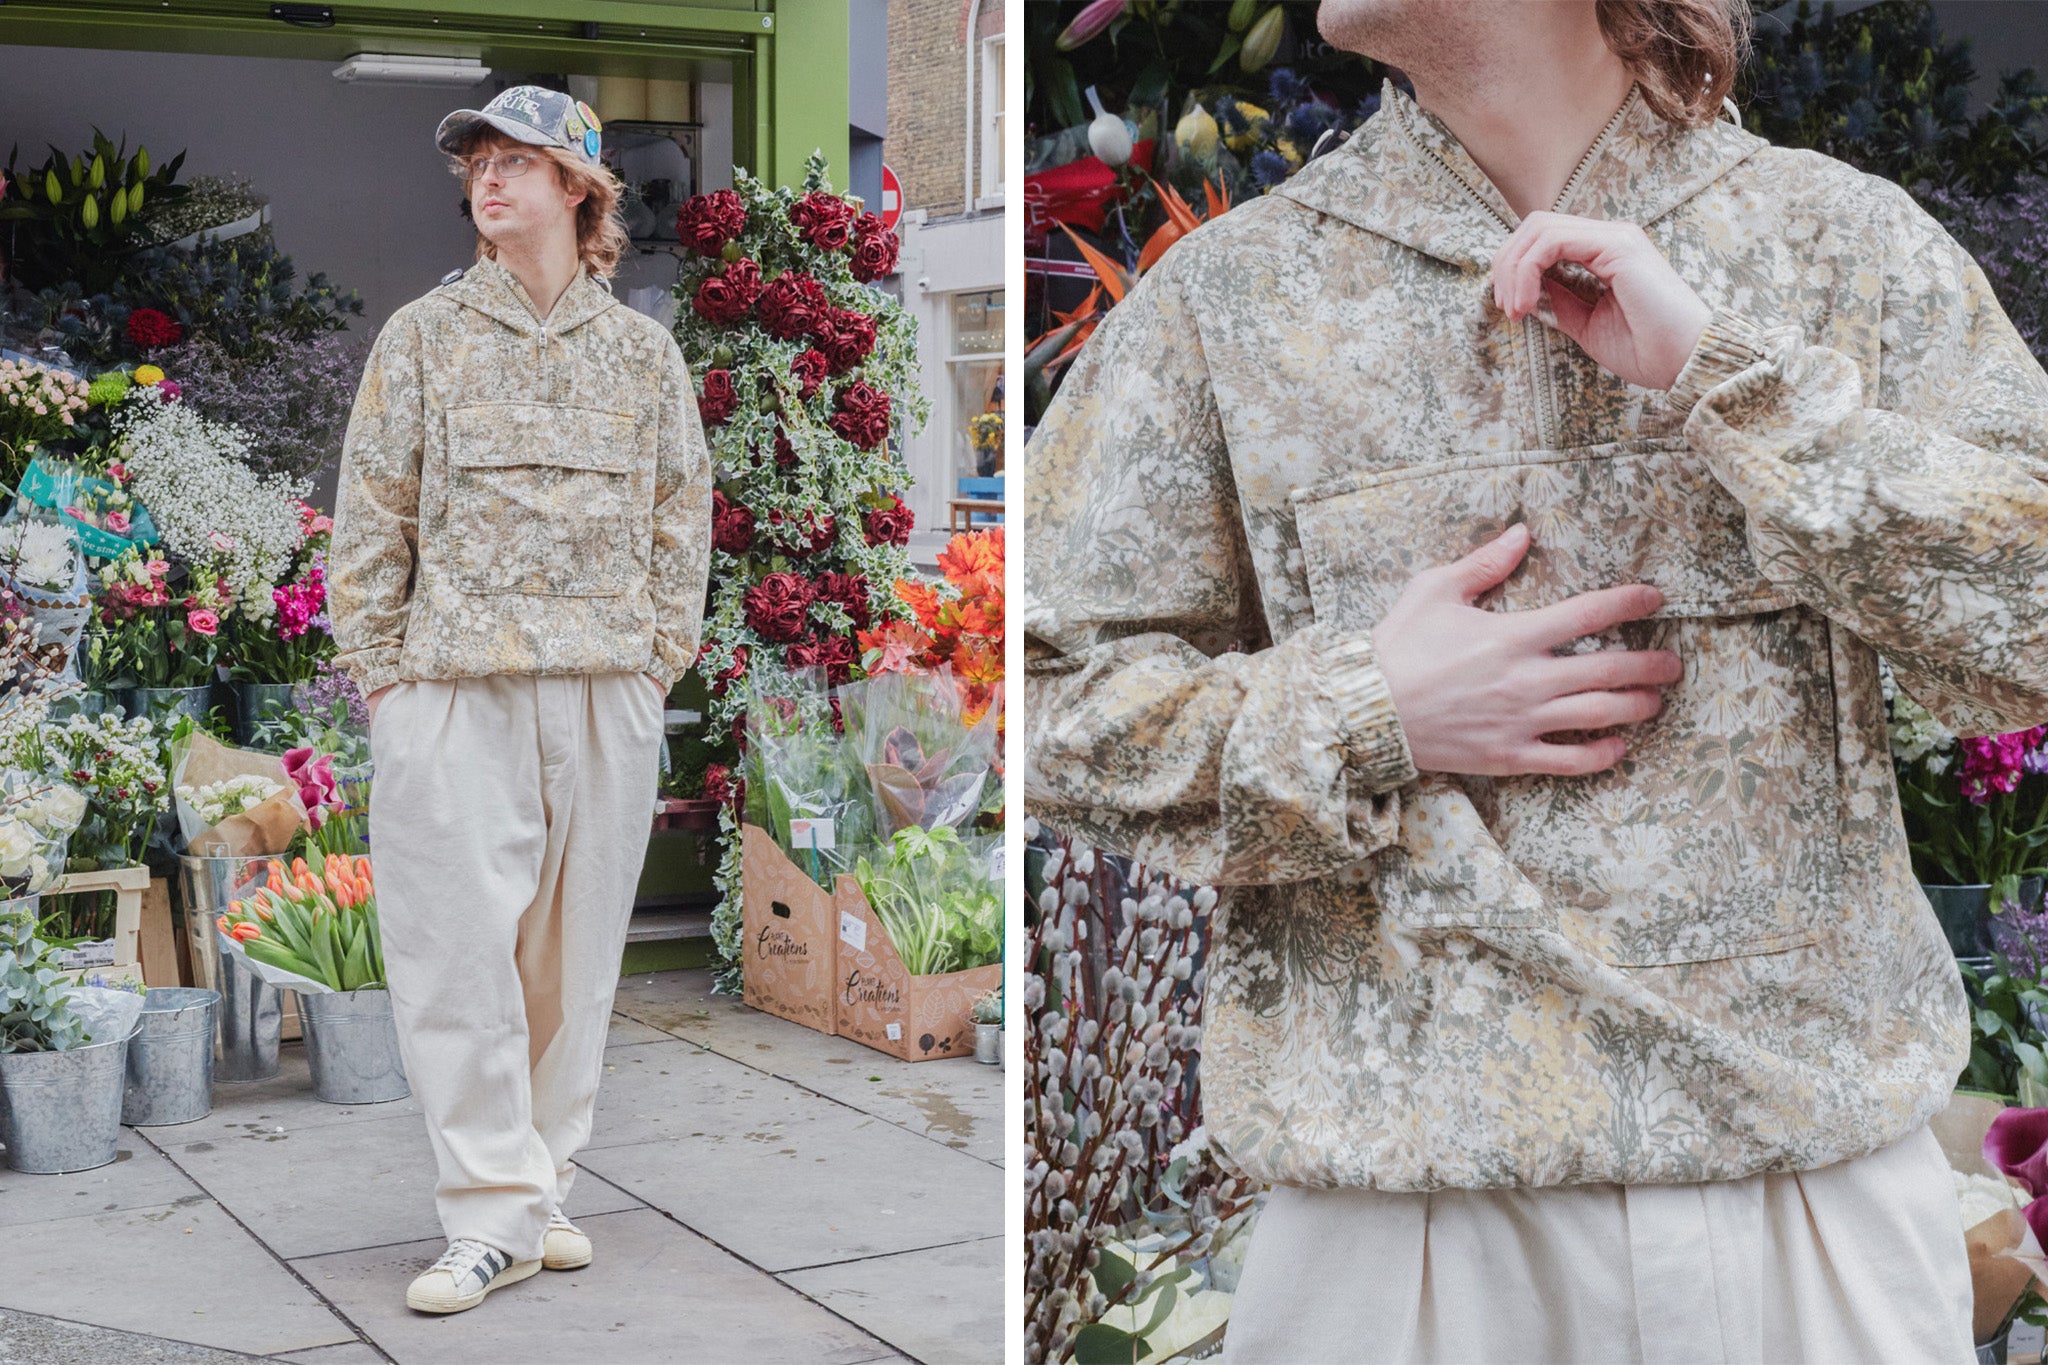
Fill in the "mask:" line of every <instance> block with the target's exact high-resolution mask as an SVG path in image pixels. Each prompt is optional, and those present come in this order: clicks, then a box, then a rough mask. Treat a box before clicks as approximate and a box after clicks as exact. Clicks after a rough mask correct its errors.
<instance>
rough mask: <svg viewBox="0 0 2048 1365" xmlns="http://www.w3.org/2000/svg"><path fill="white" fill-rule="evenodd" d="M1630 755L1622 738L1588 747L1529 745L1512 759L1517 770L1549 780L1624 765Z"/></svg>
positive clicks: (1595, 743) (1586, 744)
mask: <svg viewBox="0 0 2048 1365" xmlns="http://www.w3.org/2000/svg"><path fill="white" fill-rule="evenodd" d="M1627 752H1628V741H1626V740H1624V739H1622V738H1621V737H1620V736H1619V735H1611V736H1609V737H1608V738H1606V739H1596V740H1591V741H1589V742H1587V743H1585V744H1545V743H1542V742H1541V741H1538V742H1535V743H1532V744H1529V745H1526V746H1525V747H1523V748H1522V749H1519V750H1517V751H1516V752H1515V754H1514V755H1513V758H1512V762H1513V763H1514V765H1515V767H1514V771H1516V772H1518V773H1536V774H1540V775H1542V776H1545V777H1584V776H1585V775H1586V774H1588V773H1597V772H1600V771H1602V770H1603V769H1607V768H1611V767H1613V766H1614V765H1615V764H1617V763H1619V762H1621V760H1622V757H1623V756H1624V755H1625V754H1627Z"/></svg>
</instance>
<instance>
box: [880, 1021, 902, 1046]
mask: <svg viewBox="0 0 2048 1365" xmlns="http://www.w3.org/2000/svg"><path fill="white" fill-rule="evenodd" d="M882 1032H884V1033H886V1034H888V1035H889V1041H890V1042H892V1043H900V1042H902V1041H903V1025H901V1024H897V1023H892V1024H889V1025H887V1026H886V1027H884V1028H883V1030H882Z"/></svg>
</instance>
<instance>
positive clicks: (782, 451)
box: [775, 427, 796, 468]
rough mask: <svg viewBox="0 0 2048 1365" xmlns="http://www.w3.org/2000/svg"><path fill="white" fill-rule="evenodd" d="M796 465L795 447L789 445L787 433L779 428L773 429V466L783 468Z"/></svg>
mask: <svg viewBox="0 0 2048 1365" xmlns="http://www.w3.org/2000/svg"><path fill="white" fill-rule="evenodd" d="M795 463H796V447H795V446H793V445H791V444H790V443H789V433H788V432H786V431H784V430H783V429H782V428H781V427H777V428H775V464H776V466H777V467H778V468H785V467H787V466H789V465H793V464H795Z"/></svg>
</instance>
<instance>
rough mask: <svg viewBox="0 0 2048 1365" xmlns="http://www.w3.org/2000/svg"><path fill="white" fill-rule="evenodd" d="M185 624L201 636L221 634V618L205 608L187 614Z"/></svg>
mask: <svg viewBox="0 0 2048 1365" xmlns="http://www.w3.org/2000/svg"><path fill="white" fill-rule="evenodd" d="M185 624H186V626H187V627H189V628H190V629H191V630H192V631H193V632H194V633H196V634H199V635H218V634H219V633H220V617H218V616H216V615H215V614H214V613H212V612H210V611H208V610H206V608H204V607H199V608H196V609H194V610H192V611H189V612H187V613H185Z"/></svg>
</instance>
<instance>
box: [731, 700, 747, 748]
mask: <svg viewBox="0 0 2048 1365" xmlns="http://www.w3.org/2000/svg"><path fill="white" fill-rule="evenodd" d="M732 742H733V747H735V748H737V749H738V750H739V751H740V757H742V758H745V757H746V755H747V713H746V712H744V711H742V712H740V713H739V714H738V715H736V716H734V717H733V718H732Z"/></svg>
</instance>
